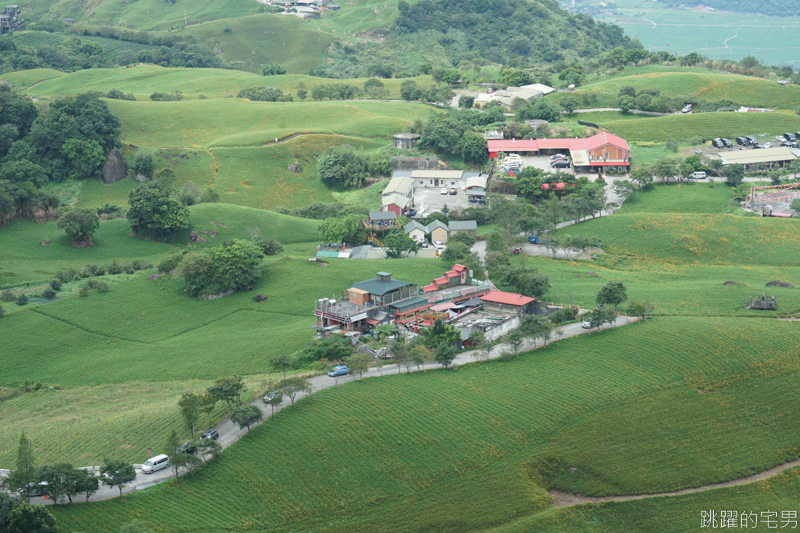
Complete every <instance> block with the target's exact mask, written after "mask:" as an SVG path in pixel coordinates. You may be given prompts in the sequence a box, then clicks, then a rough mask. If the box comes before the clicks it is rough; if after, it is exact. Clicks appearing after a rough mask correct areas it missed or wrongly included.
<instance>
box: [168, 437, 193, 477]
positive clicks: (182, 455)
mask: <svg viewBox="0 0 800 533" xmlns="http://www.w3.org/2000/svg"><path fill="white" fill-rule="evenodd" d="M164 447H165V448H166V455H167V457H169V466H170V468H172V471H173V472H175V481H176V482H178V483H180V480H179V479H178V474H179V473H180V469H181V467H183V466H185V465H186V456H187V455H188V453H186V452H185V451H183V450H181V440H180V438H179V437H178V432H177V431H175V429H174V428H173V429H172V431H170V432H169V435H167V440H166V441H165V442H164Z"/></svg>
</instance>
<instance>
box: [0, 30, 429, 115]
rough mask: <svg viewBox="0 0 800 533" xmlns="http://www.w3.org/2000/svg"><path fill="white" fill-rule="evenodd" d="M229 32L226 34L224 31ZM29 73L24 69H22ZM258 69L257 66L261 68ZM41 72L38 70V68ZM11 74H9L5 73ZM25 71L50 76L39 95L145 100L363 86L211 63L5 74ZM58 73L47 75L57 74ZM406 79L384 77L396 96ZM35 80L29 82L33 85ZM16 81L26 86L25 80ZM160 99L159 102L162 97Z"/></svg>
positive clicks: (425, 79)
mask: <svg viewBox="0 0 800 533" xmlns="http://www.w3.org/2000/svg"><path fill="white" fill-rule="evenodd" d="M226 35H227V34H226ZM23 72H24V73H27V74H23ZM259 72H260V68H259ZM40 73H41V74H40ZM9 76H10V77H9ZM23 76H24V77H25V79H26V80H33V79H35V80H36V81H41V80H44V79H47V80H48V81H46V82H44V83H42V84H40V85H37V86H36V87H35V89H32V90H31V94H34V93H35V94H38V95H42V96H55V95H66V94H78V93H82V92H86V91H101V92H108V91H109V90H111V89H119V90H121V91H124V92H126V93H132V94H134V95H135V96H136V98H137V99H138V100H147V99H148V98H149V97H150V95H151V94H153V93H154V92H172V91H181V92H182V93H184V100H194V99H197V98H199V97H200V95H203V96H206V97H208V98H223V97H226V96H231V97H232V96H236V94H237V93H238V92H239V90H240V89H242V88H244V87H253V86H262V87H274V88H276V89H281V90H282V91H284V92H288V93H290V94H292V95H293V96H294V97H295V101H296V102H300V101H301V100H300V99H299V98H297V85H298V84H299V83H300V82H302V83H305V85H306V88H307V90H308V97H307V101H308V102H309V103H310V102H312V101H313V100H311V89H312V88H313V87H314V86H315V85H319V84H323V83H324V84H330V83H338V84H345V83H346V84H349V85H355V86H357V87H359V88H363V87H364V82H365V81H366V78H364V79H348V80H329V79H325V78H319V77H316V76H305V75H300V74H285V75H282V76H261V75H259V74H253V73H251V72H242V71H239V70H224V69H212V68H207V69H204V68H165V67H158V66H153V65H141V66H139V65H137V66H131V67H128V68H117V69H88V70H79V71H77V72H72V73H70V74H62V73H59V72H58V71H54V70H49V69H36V70H31V71H20V72H14V73H9V74H4V75H3V77H4V79H6V78H8V81H11V82H12V83H16V82H15V81H14V79H16V78H22V77H23ZM56 77H58V79H50V78H56ZM411 79H412V81H415V82H416V83H417V85H418V86H422V87H425V86H429V85H432V84H433V78H432V77H430V76H418V77H416V78H411ZM404 81H406V79H399V78H395V79H388V80H383V83H384V86H385V87H386V90H388V91H389V95H390V97H391V98H395V99H399V98H400V84H401V83H402V82H404ZM33 83H35V81H34V82H32V83H31V85H32V84H33ZM20 85H22V86H25V87H27V86H28V85H25V84H24V83H20ZM160 103H163V102H160Z"/></svg>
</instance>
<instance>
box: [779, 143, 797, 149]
mask: <svg viewBox="0 0 800 533" xmlns="http://www.w3.org/2000/svg"><path fill="white" fill-rule="evenodd" d="M781 146H785V147H786V148H797V143H790V142H785V143H781Z"/></svg>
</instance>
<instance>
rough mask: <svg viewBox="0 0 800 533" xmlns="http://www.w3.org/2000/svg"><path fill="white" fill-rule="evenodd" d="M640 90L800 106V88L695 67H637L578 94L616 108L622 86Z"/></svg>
mask: <svg viewBox="0 0 800 533" xmlns="http://www.w3.org/2000/svg"><path fill="white" fill-rule="evenodd" d="M625 86H631V87H634V88H636V90H637V91H642V90H645V89H654V88H658V89H660V90H661V95H662V96H668V97H670V98H675V97H679V96H695V97H697V98H701V99H703V100H733V101H734V102H737V103H739V104H741V105H748V106H752V107H769V108H777V109H784V110H789V111H794V110H795V109H797V107H798V106H800V87H797V86H795V85H790V86H788V87H784V86H783V85H780V84H778V83H775V82H774V81H770V80H764V79H761V78H755V77H752V76H742V75H737V74H728V73H724V72H715V71H710V70H706V69H701V68H695V67H667V66H659V65H649V66H645V67H634V68H629V69H626V70H625V71H623V72H621V73H619V74H617V75H615V76H612V77H608V78H605V79H601V80H599V81H594V82H591V83H588V84H586V85H585V86H583V87H580V88H579V89H578V92H580V93H583V92H586V93H594V94H597V95H598V101H597V105H596V107H617V95H618V94H619V90H620V89H621V88H622V87H625Z"/></svg>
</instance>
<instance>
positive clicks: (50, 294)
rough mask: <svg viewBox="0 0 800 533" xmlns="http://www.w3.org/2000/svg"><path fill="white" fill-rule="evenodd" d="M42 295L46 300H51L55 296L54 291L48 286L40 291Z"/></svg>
mask: <svg viewBox="0 0 800 533" xmlns="http://www.w3.org/2000/svg"><path fill="white" fill-rule="evenodd" d="M42 297H43V298H46V299H48V300H52V299H53V298H55V297H56V291H54V290H53V289H51V288H50V287H47V288H46V289H45V290H43V291H42Z"/></svg>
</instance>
